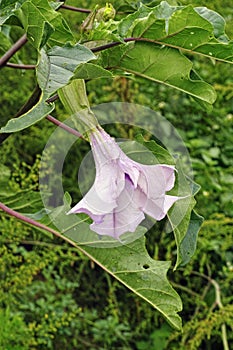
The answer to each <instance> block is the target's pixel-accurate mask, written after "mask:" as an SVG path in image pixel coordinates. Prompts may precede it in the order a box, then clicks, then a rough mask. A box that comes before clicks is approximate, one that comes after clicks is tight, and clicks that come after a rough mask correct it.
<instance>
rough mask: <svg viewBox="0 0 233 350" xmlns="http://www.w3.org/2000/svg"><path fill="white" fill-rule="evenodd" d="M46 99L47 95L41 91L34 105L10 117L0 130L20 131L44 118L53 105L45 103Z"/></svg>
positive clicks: (7, 131) (2, 131)
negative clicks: (26, 110) (16, 115)
mask: <svg viewBox="0 0 233 350" xmlns="http://www.w3.org/2000/svg"><path fill="white" fill-rule="evenodd" d="M46 99H47V97H45V96H44V95H43V93H42V94H41V98H40V100H39V101H38V103H37V104H36V105H35V106H33V107H32V108H31V109H30V110H29V111H28V112H27V113H25V114H23V115H21V116H20V117H18V118H12V119H10V120H9V121H8V122H7V124H6V125H5V126H3V127H2V128H1V129H0V132H1V133H11V132H16V131H20V130H23V129H25V128H28V127H29V126H31V125H33V124H35V123H37V122H38V121H40V120H42V119H43V118H45V117H46V116H47V115H48V114H49V113H51V112H52V111H53V110H54V107H55V106H54V104H53V103H47V102H46Z"/></svg>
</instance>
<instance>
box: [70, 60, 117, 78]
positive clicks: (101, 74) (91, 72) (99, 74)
mask: <svg viewBox="0 0 233 350" xmlns="http://www.w3.org/2000/svg"><path fill="white" fill-rule="evenodd" d="M112 76H113V75H112V73H111V72H110V71H108V70H106V69H104V68H103V67H101V66H98V65H97V64H93V63H83V64H80V65H79V66H78V68H77V69H76V71H75V73H74V76H73V79H85V80H89V79H97V78H112Z"/></svg>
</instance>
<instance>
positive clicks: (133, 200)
mask: <svg viewBox="0 0 233 350" xmlns="http://www.w3.org/2000/svg"><path fill="white" fill-rule="evenodd" d="M145 199H146V198H145V195H144V194H143V193H142V192H141V191H140V190H138V189H136V190H135V189H134V186H133V184H132V183H131V181H130V180H128V179H127V178H126V184H125V189H124V191H122V193H121V195H120V196H119V198H118V200H117V204H118V205H117V208H114V209H113V210H112V211H111V212H109V213H108V214H106V215H105V216H104V217H103V220H102V221H101V222H96V221H95V222H94V223H93V224H91V226H90V228H91V229H92V230H93V231H95V232H97V233H98V234H100V235H108V236H112V237H114V238H116V239H118V238H119V237H120V235H122V234H123V233H125V232H128V231H130V232H134V231H135V230H136V228H137V226H138V225H139V224H140V222H141V221H142V220H143V219H144V218H145V216H144V214H143V211H142V207H143V205H144V202H145Z"/></svg>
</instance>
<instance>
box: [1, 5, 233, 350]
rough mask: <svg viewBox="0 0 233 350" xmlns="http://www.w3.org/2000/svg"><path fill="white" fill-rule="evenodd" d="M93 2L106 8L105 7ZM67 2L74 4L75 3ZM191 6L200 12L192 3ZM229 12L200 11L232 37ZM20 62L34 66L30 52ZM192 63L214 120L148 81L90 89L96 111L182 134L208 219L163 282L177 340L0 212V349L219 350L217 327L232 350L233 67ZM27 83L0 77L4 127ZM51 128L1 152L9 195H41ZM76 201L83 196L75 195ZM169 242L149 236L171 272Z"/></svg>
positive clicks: (16, 76)
mask: <svg viewBox="0 0 233 350" xmlns="http://www.w3.org/2000/svg"><path fill="white" fill-rule="evenodd" d="M95 3H96V2H95V1H94V0H93V1H92V2H91V1H80V2H79V6H80V7H81V6H82V7H88V8H90V7H91V6H92V5H94V4H95ZM98 3H100V4H102V5H105V2H104V1H99V2H98ZM112 3H113V5H114V1H113V2H112ZM115 3H116V4H117V6H118V5H119V2H116V1H115ZM122 3H125V2H123V1H122ZM170 3H172V1H171V2H170ZM180 3H181V4H184V5H186V4H188V3H190V2H189V1H185V0H183V1H181V2H180ZM69 4H70V5H72V4H73V5H77V4H76V2H75V1H70V2H69ZM192 4H193V5H195V6H199V5H200V6H203V3H202V1H198V0H193V1H192ZM231 5H232V4H231V1H230V0H224V1H220V0H215V1H207V2H205V6H207V7H209V8H211V9H213V10H216V11H218V12H219V13H220V14H222V15H223V16H224V17H225V18H226V20H227V33H228V35H229V36H230V37H232V36H233V30H232V21H233V15H232V7H231ZM65 16H66V17H67V18H68V20H69V21H70V22H72V23H73V25H74V27H76V28H77V32H78V28H79V24H80V23H81V21H82V19H84V17H85V16H84V15H83V14H74V13H70V12H68V11H67V12H66V13H65ZM14 35H15V39H17V38H18V37H19V36H20V35H21V33H20V31H18V30H17V31H15V33H14ZM20 57H21V59H23V60H24V61H26V62H27V63H34V58H33V57H31V55H30V49H29V47H28V46H27V45H26V47H25V48H24V49H23V50H22V52H21V53H20ZM25 57H26V59H25ZM192 59H193V62H194V65H196V67H197V68H198V70H199V71H201V74H202V76H203V77H204V78H206V80H207V81H208V82H209V83H212V84H213V85H214V87H215V89H216V90H217V93H218V98H217V101H216V102H215V104H214V108H213V110H212V111H211V112H206V111H204V110H202V109H201V108H200V107H199V106H198V105H197V104H196V103H195V102H194V101H192V100H190V98H188V97H187V96H185V95H184V94H182V93H180V92H178V91H174V90H172V89H169V88H167V87H164V86H162V85H156V84H152V83H151V82H148V81H145V80H143V81H142V80H140V79H131V80H127V79H125V78H115V79H113V80H111V79H101V80H96V81H92V82H89V83H88V84H87V89H88V93H89V99H90V102H91V104H98V103H103V102H110V101H126V102H135V103H139V104H142V105H144V106H148V107H151V108H152V109H154V110H157V111H160V112H161V114H162V115H164V116H165V117H166V118H167V119H168V120H169V121H170V122H171V123H172V124H173V125H174V126H175V127H176V128H177V129H178V130H179V132H180V133H181V135H182V137H183V139H184V141H185V142H186V145H187V147H188V149H189V152H190V155H191V158H192V161H193V168H194V175H195V180H196V182H198V183H199V184H200V185H201V186H202V189H201V191H200V192H199V194H198V196H197V209H198V212H199V213H200V214H201V215H203V216H204V217H205V219H206V220H205V223H204V225H203V227H202V229H201V231H200V234H199V239H198V245H197V251H196V253H195V255H194V257H193V258H192V260H191V262H190V263H189V264H188V265H187V266H186V267H185V268H184V269H180V270H178V271H176V272H175V273H171V275H170V276H169V280H170V281H171V282H172V284H173V286H174V288H175V289H176V290H177V291H178V292H179V293H180V295H181V298H182V300H183V305H184V306H183V312H182V313H181V316H182V318H183V323H184V331H183V333H182V334H180V333H178V332H175V331H173V330H172V329H171V328H170V327H169V326H168V325H167V324H166V323H165V322H164V320H163V319H162V318H161V316H160V315H159V314H158V313H157V312H156V311H154V310H153V309H152V308H151V307H150V306H149V305H147V304H146V303H145V302H143V301H141V300H139V298H137V297H136V296H134V295H132V294H131V293H130V292H129V291H128V290H127V289H126V288H125V287H124V286H122V285H120V284H119V283H118V282H117V281H115V280H113V279H112V278H111V277H109V275H107V274H106V273H105V272H103V271H102V270H101V269H100V268H99V267H97V266H96V265H94V264H93V263H91V262H90V261H89V260H88V259H87V258H85V257H84V256H82V255H80V253H79V252H77V250H75V249H74V248H71V247H70V246H68V245H66V244H64V243H63V242H61V241H59V240H55V239H51V237H50V236H45V235H43V234H42V233H41V232H40V231H36V230H35V229H33V228H31V227H29V226H25V225H24V224H22V223H20V222H18V221H16V220H14V219H12V218H8V217H6V216H4V215H1V221H0V232H1V235H0V242H1V245H0V278H1V280H0V349H4V350H19V349H23V350H24V349H25V350H26V349H61V348H64V349H67V350H69V349H77V350H78V349H91V350H92V349H107V350H108V349H125V350H126V349H127V350H129V349H136V350H143V349H158V350H163V349H167V350H173V349H174V350H175V349H180V350H182V349H190V350H195V349H215V350H218V349H219V350H220V349H222V348H223V345H222V329H221V325H222V322H223V320H224V322H225V323H226V326H227V336H228V341H229V345H230V346H233V332H232V324H233V306H232V302H233V297H232V295H233V286H232V278H233V248H232V243H233V238H232V232H233V210H232V208H233V195H232V192H233V191H232V188H233V175H232V174H233V78H232V76H233V74H232V73H233V67H232V66H230V65H227V64H224V63H216V62H214V61H210V60H209V59H202V60H200V58H198V60H196V59H195V57H193V58H192ZM33 78H34V73H33V72H31V71H24V72H23V71H16V70H12V69H10V68H4V69H3V70H2V71H1V77H0V80H1V84H0V92H1V94H0V101H1V110H0V114H1V119H0V125H1V126H2V125H5V123H6V121H7V120H8V119H10V118H11V117H12V116H13V115H14V114H15V113H16V112H17V111H18V110H19V109H20V107H21V106H22V104H23V103H24V102H26V100H27V99H28V97H29V96H30V94H31V91H32V89H33V88H34V86H33V81H34V80H33ZM22 82H23V84H22ZM55 113H56V116H57V117H58V118H59V119H60V120H63V119H64V118H65V116H63V115H62V113H63V111H62V108H61V107H59V106H58V107H57V108H56V112H55ZM53 130H54V126H53V125H52V124H50V123H49V122H48V121H47V120H44V121H42V122H40V123H38V124H37V125H35V126H32V127H31V128H29V129H26V130H25V131H23V132H21V133H18V134H13V135H11V136H10V137H9V138H8V139H7V140H6V141H5V142H4V143H3V144H2V145H1V148H0V156H1V165H0V166H1V168H0V171H3V168H2V165H3V164H4V165H5V166H7V167H8V168H10V170H11V180H10V181H11V186H12V187H13V188H15V189H25V190H26V189H28V188H33V189H35V190H37V183H38V166H39V159H40V155H41V153H42V151H43V148H44V145H45V144H46V141H47V139H48V137H49V135H50V134H51V133H52V131H53ZM127 132H130V130H128V131H127ZM86 150H87V146H86V145H83V146H82V149H80V150H79V153H78V154H74V153H72V156H71V158H70V159H69V164H68V165H67V166H66V169H67V174H66V178H65V180H64V181H65V186H66V188H67V189H68V190H71V189H73V184H74V183H75V181H76V172H75V170H74V167H73V165H72V164H74V162H79V161H80V159H81V154H82V152H85V151H86ZM72 194H73V196H74V197H75V196H77V198H78V196H79V193H78V190H77V193H76V192H73V193H72ZM172 242H173V240H172V239H171V237H169V236H168V235H167V234H165V233H163V234H162V235H161V236H159V237H158V236H155V235H153V234H150V235H148V237H147V248H148V251H149V252H150V254H151V256H152V257H154V258H155V259H158V258H159V259H161V260H163V259H164V260H172V261H173V263H175V259H176V251H175V243H172ZM206 276H209V279H207V278H206ZM213 281H214V282H213ZM216 283H217V285H216ZM216 286H219V287H220V296H221V302H222V307H221V308H219V307H218V305H216V290H217V292H218V288H217V287H216ZM216 288H217V289H216Z"/></svg>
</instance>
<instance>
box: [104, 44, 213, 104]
mask: <svg viewBox="0 0 233 350" xmlns="http://www.w3.org/2000/svg"><path fill="white" fill-rule="evenodd" d="M142 52H143V56H142ZM119 53H120V54H119ZM139 57H140V59H138V58H139ZM102 60H103V64H105V67H112V68H115V69H123V70H125V71H127V72H130V73H133V74H135V75H138V76H140V77H143V78H147V79H149V80H152V81H154V82H159V83H163V84H165V85H167V86H170V87H173V88H176V89H178V90H181V91H183V92H185V93H187V94H189V95H191V96H192V97H194V98H198V99H200V100H201V101H204V102H207V103H209V104H212V103H213V102H214V101H215V99H216V93H215V91H214V89H213V88H212V87H211V86H210V85H209V84H207V83H206V82H204V81H201V80H192V79H191V78H190V74H191V70H192V62H191V61H190V60H189V59H188V58H186V57H185V56H184V55H183V54H182V53H180V52H179V51H178V50H175V49H172V48H168V47H160V46H158V45H155V44H153V43H147V42H137V43H135V44H134V43H130V44H127V45H126V46H124V47H122V48H121V50H119V48H116V47H115V48H113V49H111V50H108V52H107V53H106V52H103V53H102Z"/></svg>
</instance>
